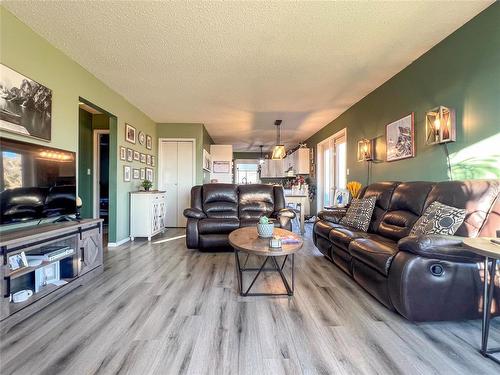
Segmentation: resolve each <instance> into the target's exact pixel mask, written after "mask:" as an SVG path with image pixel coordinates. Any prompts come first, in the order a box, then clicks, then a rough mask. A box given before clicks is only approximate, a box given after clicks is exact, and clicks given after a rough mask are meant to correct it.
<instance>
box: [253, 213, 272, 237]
mask: <svg viewBox="0 0 500 375" xmlns="http://www.w3.org/2000/svg"><path fill="white" fill-rule="evenodd" d="M273 231H274V224H273V223H270V222H269V218H268V217H267V216H262V217H261V218H260V219H259V223H258V224H257V232H258V233H259V237H261V238H271V237H272V236H273Z"/></svg>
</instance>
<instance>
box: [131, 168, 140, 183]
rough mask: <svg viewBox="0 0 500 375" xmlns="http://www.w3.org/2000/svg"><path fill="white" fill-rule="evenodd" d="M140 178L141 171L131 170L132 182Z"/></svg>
mask: <svg viewBox="0 0 500 375" xmlns="http://www.w3.org/2000/svg"><path fill="white" fill-rule="evenodd" d="M140 176H141V171H140V170H139V169H138V168H134V169H132V178H133V179H134V180H138V179H139V177H140Z"/></svg>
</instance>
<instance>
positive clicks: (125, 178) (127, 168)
mask: <svg viewBox="0 0 500 375" xmlns="http://www.w3.org/2000/svg"><path fill="white" fill-rule="evenodd" d="M131 173H132V169H131V168H130V165H124V166H123V181H125V182H130V175H131Z"/></svg>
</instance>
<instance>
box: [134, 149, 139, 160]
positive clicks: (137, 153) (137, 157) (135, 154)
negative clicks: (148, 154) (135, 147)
mask: <svg viewBox="0 0 500 375" xmlns="http://www.w3.org/2000/svg"><path fill="white" fill-rule="evenodd" d="M134 160H136V161H139V160H141V154H140V153H139V151H134Z"/></svg>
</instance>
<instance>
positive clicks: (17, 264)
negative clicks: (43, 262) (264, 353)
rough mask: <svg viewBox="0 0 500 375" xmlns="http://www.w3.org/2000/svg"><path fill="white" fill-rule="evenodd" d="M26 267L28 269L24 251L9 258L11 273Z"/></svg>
mask: <svg viewBox="0 0 500 375" xmlns="http://www.w3.org/2000/svg"><path fill="white" fill-rule="evenodd" d="M25 267H28V259H26V254H25V253H24V251H21V252H20V253H19V254H15V255H10V256H9V269H10V270H11V271H16V270H19V269H21V268H25Z"/></svg>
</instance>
